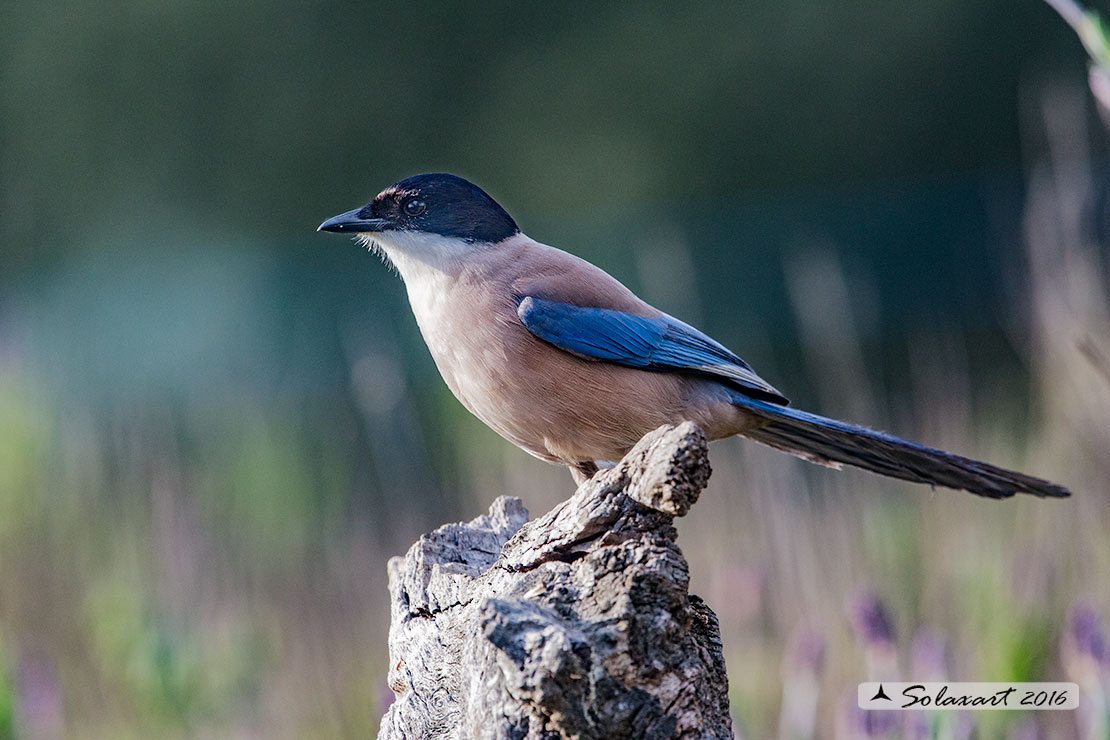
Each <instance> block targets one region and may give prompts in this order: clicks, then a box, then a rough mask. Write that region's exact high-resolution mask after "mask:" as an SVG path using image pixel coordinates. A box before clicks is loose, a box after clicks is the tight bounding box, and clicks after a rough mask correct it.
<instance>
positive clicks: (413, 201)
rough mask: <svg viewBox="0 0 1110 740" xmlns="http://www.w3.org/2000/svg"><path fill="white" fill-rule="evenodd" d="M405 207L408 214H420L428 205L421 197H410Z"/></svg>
mask: <svg viewBox="0 0 1110 740" xmlns="http://www.w3.org/2000/svg"><path fill="white" fill-rule="evenodd" d="M403 207H404V209H405V215H406V216H419V215H420V214H421V213H423V212H424V211H425V210H426V209H427V208H428V206H426V205H425V204H424V201H422V200H420V199H419V198H410V199H409V200H406V201H405V205H404V206H403Z"/></svg>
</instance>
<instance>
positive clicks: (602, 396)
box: [317, 173, 1070, 499]
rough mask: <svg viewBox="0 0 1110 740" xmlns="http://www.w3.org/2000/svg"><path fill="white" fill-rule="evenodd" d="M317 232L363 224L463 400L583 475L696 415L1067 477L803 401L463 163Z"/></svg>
mask: <svg viewBox="0 0 1110 740" xmlns="http://www.w3.org/2000/svg"><path fill="white" fill-rule="evenodd" d="M317 231H327V232H334V233H339V234H350V235H353V236H354V238H355V239H356V240H357V241H358V242H360V243H361V244H362V245H363V246H365V247H366V248H368V249H369V250H371V251H373V252H376V253H377V254H378V255H379V256H380V257H381V258H382V259H383V260H384V261H386V262H387V263H388V264H390V265H392V267H393V268H394V269H395V270H396V271H397V273H398V274H399V275H400V277H401V279H402V280H403V281H404V284H405V288H406V291H407V293H408V299H409V304H410V306H411V308H412V313H413V315H414V316H415V318H416V323H417V324H418V325H419V327H420V332H421V334H422V335H423V338H424V341H425V343H426V344H427V346H428V350H429V351H430V352H431V355H432V358H433V360H434V361H435V364H436V367H437V368H438V369H439V372H440V374H441V375H442V376H443V380H444V381H445V382H446V383H447V386H448V387H449V388H450V389H451V391H452V393H453V394H454V395H455V397H456V398H457V399H458V400H459V401H460V402H461V403H462V404H463V405H464V406H465V407H466V408H467V409H468V410H469V411H470V412H471V413H473V414H474V415H475V416H477V417H478V418H479V419H480V420H482V421H483V422H484V423H485V424H486V425H488V426H489V427H490V428H492V429H493V430H494V431H495V432H497V433H498V434H499V435H501V436H502V437H504V438H505V439H506V440H508V441H509V442H511V443H512V444H514V445H516V446H517V447H519V448H521V449H523V450H524V451H526V452H528V453H530V454H531V455H534V456H535V457H538V458H540V459H541V460H545V461H547V462H549V463H554V464H559V465H565V466H567V467H568V468H569V469H570V471H571V474H572V475H573V477H574V479H575V482H576V483H577V484H579V485H580V484H582V483H583V482H585V481H587V480H589V479H590V478H591V477H592V476H593V475H594V474H595V473H596V472H597V471H598V469H599V465H602V466H603V465H605V464H607V463H612V462H615V461H618V460H620V459H621V458H622V457H623V456H624V455H625V454H626V453H627V452H628V451H629V450H630V449H632V447H633V446H634V445H635V444H636V442H638V441H639V440H640V438H641V437H643V436H644V435H645V434H647V433H648V432H650V431H652V430H654V429H656V428H658V427H660V426H662V425H664V424H675V423H680V422H686V421H692V422H694V423H696V424H697V425H698V426H699V427H700V428H701V430H702V431H703V433H704V434H705V435H706V436H707V437H708V438H709V439H710V440H715V439H721V438H724V437H731V436H733V435H740V436H742V437H746V438H748V439H751V440H755V441H756V442H761V443H763V444H765V445H769V446H771V447H774V448H777V449H779V450H782V451H784V452H788V453H790V454H793V455H796V456H798V457H800V458H803V459H805V460H808V461H810V462H814V463H818V464H821V465H825V466H828V467H834V468H839V467H840V466H842V465H850V466H854V467H857V468H862V469H864V470H868V471H871V472H873V473H879V474H881V475H884V476H889V477H892V478H899V479H903V480H908V481H914V482H917V483H924V484H929V485H932V486H943V487H947V488H952V489H958V490H966V491H970V492H971V493H974V494H978V495H980V496H986V497H989V498H996V499H997V498H1007V497H1010V496H1013V495H1014V494H1015V493H1027V494H1033V495H1036V496H1041V497H1054V498H1060V497H1065V496H1069V495H1070V493H1069V491H1068V490H1067V489H1066V488H1064V487H1063V486H1060V485H1057V484H1055V483H1051V482H1049V481H1047V480H1042V479H1039V478H1035V477H1032V476H1028V475H1024V474H1022V473H1019V472H1015V471H1011V470H1006V469H1004V468H1001V467H996V466H994V465H990V464H988V463H985V462H980V461H978V460H973V459H970V458H966V457H961V456H959V455H955V454H952V453H949V452H944V451H942V450H938V449H933V448H930V447H926V446H924V445H920V444H917V443H914V442H910V441H907V440H904V439H901V438H899V437H896V436H894V435H891V434H886V433H884V432H880V431H876V430H873V429H870V428H867V427H864V426H858V425H856V424H851V423H848V422H844V421H838V420H836V419H830V418H826V417H823V416H819V415H817V414H813V413H809V412H806V411H801V410H799V409H796V408H794V407H792V406H790V402H789V400H788V399H787V398H786V397H785V396H784V395H783V394H782V393H780V392H779V391H778V390H776V389H775V388H774V387H773V386H772V385H771V384H770V383H768V382H767V381H766V380H764V379H763V378H761V377H760V376H759V375H757V374H756V372H755V370H753V369H752V367H751V366H750V365H749V364H748V363H747V362H745V361H744V360H742V359H741V358H740V357H739V356H738V355H736V354H735V353H734V352H732V351H731V350H729V349H727V348H726V347H725V346H724V345H722V344H720V343H719V342H716V341H715V340H713V339H711V338H710V337H709V336H708V335H706V334H704V333H703V332H701V331H699V330H698V329H695V328H694V327H693V326H690V325H689V324H686V323H684V322H682V321H680V320H679V319H676V318H674V317H672V316H670V315H668V314H666V313H664V312H663V311H660V310H659V309H657V308H655V307H653V306H651V305H649V304H648V303H646V302H645V301H643V300H641V299H640V298H638V297H637V296H636V295H635V294H634V293H633V292H632V291H631V290H629V289H628V288H627V287H625V286H624V285H623V284H622V283H621V282H620V281H618V280H617V279H616V278H614V277H612V276H611V275H609V274H608V273H607V272H605V271H604V270H602V269H601V268H599V267H597V266H595V265H593V264H591V263H590V262H588V261H586V260H584V259H582V258H580V257H577V256H574V255H572V254H570V253H568V252H565V251H563V250H561V249H557V248H555V247H551V246H547V245H545V244H542V243H540V242H538V241H535V240H534V239H531V238H530V237H528V236H526V235H525V234H524V233H523V232H522V231H521V230H520V228H519V227H518V226H517V224H516V221H514V220H513V218H512V216H510V215H509V213H508V212H507V211H506V210H505V209H504V208H502V207H501V205H500V204H498V203H497V201H495V200H494V199H493V198H492V197H491V196H490V195H489V194H487V193H486V192H485V191H484V190H482V189H481V188H480V187H478V186H477V185H475V184H473V183H472V182H470V181H468V180H466V179H464V178H462V177H459V176H457V175H452V174H447V173H429V174H420V175H415V176H412V177H409V178H406V179H404V180H401V181H399V182H396V183H394V184H393V185H391V186H389V187H387V188H386V189H385V190H383V191H381V192H380V193H379V194H378V195H377V196H375V197H374V199H373V200H371V201H370V202H369V203H368V204H367V205H365V206H363V207H362V208H358V209H355V210H352V211H348V212H346V213H342V214H340V215H338V216H334V217H332V218H329V219H327V220H326V221H324V222H323V223H322V224H320V226H319V227H318V228H317Z"/></svg>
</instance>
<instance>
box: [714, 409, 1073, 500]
mask: <svg viewBox="0 0 1110 740" xmlns="http://www.w3.org/2000/svg"><path fill="white" fill-rule="evenodd" d="M735 403H736V405H737V406H741V407H743V408H744V409H745V410H746V411H748V412H750V413H751V414H753V415H755V416H757V417H760V418H762V419H764V420H766V424H764V425H763V426H761V427H759V428H756V429H752V430H750V431H746V432H743V434H744V436H745V437H748V438H750V439H754V440H756V441H757V442H762V443H763V444H766V445H770V446H771V447H775V448H777V449H780V450H783V451H784V452H789V453H791V454H792V455H797V456H798V457H802V458H805V459H807V460H809V461H811V462H816V463H820V464H822V465H831V466H833V467H839V464H840V463H844V464H846V465H853V466H855V467H857V468H863V469H864V470H870V471H871V472H873V473H880V474H882V475H888V476H890V477H892V478H901V479H903V480H908V481H914V482H916V483H928V484H930V485H937V486H945V487H947V488H955V489H959V490H964V491H970V492H972V493H975V494H978V495H980V496H987V497H989V498H1007V497H1009V496H1013V495H1014V494H1015V493H1031V494H1033V495H1034V496H1051V497H1054V498H1061V497H1064V496H1070V495H1071V493H1070V492H1069V491H1068V489H1066V488H1064V487H1063V486H1059V485H1057V484H1055V483H1050V482H1049V481H1046V480H1041V479H1040V478H1034V477H1032V476H1029V475H1023V474H1022V473H1017V472H1014V471H1012V470H1006V469H1005V468H999V467H995V466H994V465H990V464H988V463H985V462H980V461H978V460H971V459H969V458H966V457H960V456H959V455H953V454H952V453H950V452H944V451H943V450H935V449H933V448H931V447H925V446H924V445H919V444H915V443H914V442H909V441H906V440H904V439H899V438H898V437H895V436H892V435H890V434H883V433H882V432H876V431H874V430H873V429H868V428H866V427H861V426H856V425H855V424H848V423H846V422H843V421H837V420H835V419H826V418H825V417H823V416H818V415H817V414H810V413H807V412H805V411H798V410H797V409H792V408H788V407H785V406H778V405H776V404H773V403H767V402H765V401H760V400H756V399H752V398H747V397H743V396H739V397H738V398H736V400H735Z"/></svg>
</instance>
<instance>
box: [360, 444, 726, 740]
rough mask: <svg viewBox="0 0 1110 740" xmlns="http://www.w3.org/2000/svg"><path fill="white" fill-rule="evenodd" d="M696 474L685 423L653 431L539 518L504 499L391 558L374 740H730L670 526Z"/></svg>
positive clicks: (698, 454) (716, 646)
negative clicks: (384, 672)
mask: <svg viewBox="0 0 1110 740" xmlns="http://www.w3.org/2000/svg"><path fill="white" fill-rule="evenodd" d="M708 478H709V462H708V458H707V450H706V441H705V437H704V436H703V435H702V434H701V432H700V431H699V430H698V429H697V427H696V426H694V425H693V424H689V423H687V424H682V425H679V426H671V427H662V428H660V429H657V430H656V431H654V432H652V433H651V434H649V435H647V436H646V437H644V439H643V440H642V441H641V442H640V443H639V444H638V445H637V446H636V447H635V449H633V450H632V451H631V452H630V453H629V454H628V455H627V456H626V457H625V458H624V460H622V461H621V462H620V463H619V464H617V465H616V466H615V467H614V468H611V469H609V470H604V471H602V472H600V473H598V474H597V475H595V476H594V477H593V478H592V479H591V480H590V481H587V482H586V483H584V484H583V485H582V486H580V487H579V489H578V490H577V491H576V492H575V494H574V496H573V497H572V498H570V499H569V500H568V501H565V502H564V503H562V504H560V505H559V506H557V507H555V508H554V509H553V510H552V511H550V512H548V513H547V514H545V515H544V516H542V517H540V518H539V519H536V520H534V521H528V512H527V511H526V510H525V508H524V505H523V504H522V503H521V501H520V499H517V498H512V497H507V496H503V497H501V498H499V499H497V500H496V501H495V502H494V503H493V505H492V506H491V507H490V512H489V514H488V515H485V516H480V517H478V518H477V519H474V520H473V521H470V522H467V523H465V524H449V525H446V526H443V527H440V528H439V529H437V530H436V531H434V532H432V533H430V534H426V535H424V536H423V537H421V538H420V540H419V541H418V542H417V543H416V544H415V545H413V546H412V548H411V549H410V550H409V551H408V553H407V554H406V555H405V557H404V558H393V559H392V560H390V562H389V592H390V597H391V600H392V625H391V627H390V630H389V653H390V670H389V683H390V687H391V688H392V689H393V691H394V693H395V694H396V701H395V702H394V703H393V705H392V706H391V707H390V708H389V711H388V712H387V713H386V715H385V717H384V718H383V720H382V727H381V732H380V735H379V738H387V739H389V740H399V739H400V738H412V739H416V738H457V739H460V740H461V739H464V738H499V739H500V738H505V739H508V738H513V739H524V738H529V739H531V738H581V739H587V738H731V737H733V734H732V722H731V719H730V718H729V712H728V679H727V677H726V675H725V663H724V657H723V655H722V652H721V641H720V633H719V630H718V626H717V618H716V616H715V615H714V614H713V612H712V611H711V610H710V609H709V607H708V606H706V605H705V603H704V602H702V600H701V599H699V598H698V597H697V596H692V595H690V594H689V592H688V590H687V588H688V584H689V572H688V569H687V565H686V560H685V559H684V558H683V557H682V553H681V552H680V551H679V549H678V546H677V545H676V544H675V529H674V527H673V526H672V522H673V521H674V518H675V517H678V516H683V515H684V514H686V512H687V511H689V509H690V507H691V506H692V505H693V504H694V502H695V501H696V500H697V498H698V495H699V494H700V493H701V490H702V489H703V488H704V487H705V484H706V481H707V480H708Z"/></svg>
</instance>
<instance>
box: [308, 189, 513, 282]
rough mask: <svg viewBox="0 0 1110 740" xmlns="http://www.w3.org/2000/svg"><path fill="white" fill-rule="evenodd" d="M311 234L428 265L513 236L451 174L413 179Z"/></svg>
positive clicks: (493, 207)
mask: <svg viewBox="0 0 1110 740" xmlns="http://www.w3.org/2000/svg"><path fill="white" fill-rule="evenodd" d="M317 231H334V232H337V233H341V234H353V235H356V236H358V237H359V238H360V240H361V241H363V242H364V243H366V244H368V245H369V244H370V243H371V242H374V243H377V244H378V245H380V246H381V247H382V248H383V249H384V251H385V252H386V254H387V255H388V256H390V257H391V258H393V259H394V260H396V258H397V257H401V256H402V255H404V257H409V258H414V259H419V260H421V261H429V260H433V259H442V258H459V257H461V256H464V255H465V253H466V252H467V251H469V250H472V249H473V248H474V247H475V246H479V245H490V244H496V243H498V242H500V241H503V240H505V239H507V238H509V237H511V236H513V235H514V234H517V233H519V231H520V230H519V229H518V228H517V225H516V222H515V221H513V218H512V216H510V215H509V214H508V213H507V212H506V211H505V209H504V208H502V207H501V206H500V205H498V203H497V201H495V200H494V199H493V198H491V197H490V196H489V195H488V194H487V193H486V192H485V191H484V190H482V189H481V188H480V187H478V186H477V185H475V184H474V183H472V182H470V181H468V180H464V179H463V178H461V177H457V176H456V175H448V174H444V173H433V174H427V175H414V176H413V177H409V178H407V179H404V180H401V181H400V182H398V183H395V184H393V185H390V186H389V187H388V188H386V189H385V190H383V191H382V192H380V193H378V195H377V196H376V197H375V198H374V199H373V200H372V201H370V202H369V203H367V204H366V205H365V206H363V207H362V208H358V209H356V210H353V211H348V212H347V213H342V214H340V215H338V216H335V217H333V218H329V219H328V220H327V221H325V222H324V223H322V224H320V227H319V228H318V229H317Z"/></svg>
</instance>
